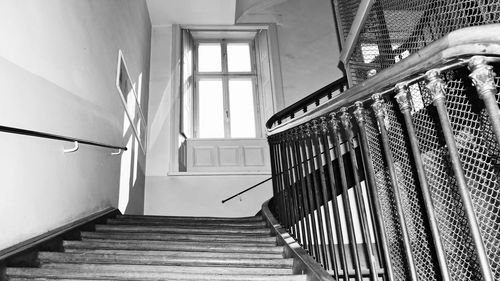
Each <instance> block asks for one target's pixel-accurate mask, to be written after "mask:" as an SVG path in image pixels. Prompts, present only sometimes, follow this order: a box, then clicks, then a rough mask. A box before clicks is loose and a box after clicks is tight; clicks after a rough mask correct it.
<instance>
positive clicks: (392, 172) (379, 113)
mask: <svg viewBox="0 0 500 281" xmlns="http://www.w3.org/2000/svg"><path fill="white" fill-rule="evenodd" d="M372 99H373V101H374V102H373V104H372V108H373V111H374V112H375V116H376V117H377V122H378V128H379V131H380V137H381V140H382V141H381V142H382V147H383V152H384V157H385V161H386V165H387V169H388V171H389V177H390V178H391V185H392V189H393V190H394V199H395V203H396V209H397V212H398V220H399V224H400V226H401V236H403V248H404V252H405V257H406V262H407V263H408V269H409V272H410V280H412V281H416V280H418V277H417V269H416V268H415V261H414V259H413V254H412V251H411V245H410V237H409V235H408V229H407V228H406V220H405V217H404V210H403V204H402V202H401V197H400V194H401V191H400V190H399V184H398V180H397V176H396V169H395V168H394V159H393V157H392V151H391V148H390V146H389V135H388V134H387V129H386V128H385V105H384V102H383V101H382V97H381V95H380V94H374V95H372Z"/></svg>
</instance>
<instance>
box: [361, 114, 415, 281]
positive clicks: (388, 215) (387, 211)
mask: <svg viewBox="0 0 500 281" xmlns="http://www.w3.org/2000/svg"><path fill="white" fill-rule="evenodd" d="M366 131H367V137H368V142H369V149H370V154H371V157H372V161H373V165H374V169H375V180H376V183H377V192H378V194H379V198H380V204H381V207H382V213H383V218H384V226H385V231H386V233H387V240H388V241H387V242H388V244H389V251H390V255H391V263H392V266H393V269H394V277H395V279H396V280H406V276H408V274H407V268H406V264H405V262H404V260H405V259H404V252H403V245H402V236H401V226H400V224H399V222H398V220H397V210H396V203H395V202H394V194H393V191H392V188H391V185H390V179H389V175H388V172H387V169H386V168H385V165H384V160H383V156H382V150H381V144H380V139H379V132H378V126H377V121H376V120H375V117H374V116H373V114H371V116H370V117H368V118H367V122H366Z"/></svg>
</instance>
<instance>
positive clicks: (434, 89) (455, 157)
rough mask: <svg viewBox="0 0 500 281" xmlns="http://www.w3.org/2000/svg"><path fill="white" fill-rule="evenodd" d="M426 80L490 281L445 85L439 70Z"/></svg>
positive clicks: (485, 275) (489, 280)
mask: <svg viewBox="0 0 500 281" xmlns="http://www.w3.org/2000/svg"><path fill="white" fill-rule="evenodd" d="M426 78H427V81H428V82H427V86H426V87H427V88H428V89H429V91H430V93H431V95H432V102H433V104H434V106H435V107H436V109H437V112H438V116H439V121H440V123H441V128H442V130H443V136H444V139H445V142H446V145H447V147H448V152H449V155H450V160H451V166H452V169H453V172H454V174H455V179H456V181H457V186H458V192H459V194H460V197H461V199H462V203H463V205H464V210H465V215H466V217H467V220H468V223H469V227H470V231H471V235H472V240H473V242H474V245H475V247H476V251H477V256H478V262H479V266H480V268H481V274H482V275H483V278H484V280H485V281H492V280H493V274H492V272H491V269H490V265H489V262H488V256H487V255H486V250H485V248H484V245H483V240H482V238H481V233H480V232H479V226H478V223H477V220H476V216H475V214H474V207H473V205H472V200H471V198H470V194H469V192H470V191H469V188H468V186H467V180H466V179H465V174H464V170H463V168H462V162H461V161H460V155H459V153H458V149H457V144H456V143H455V137H454V135H453V130H452V128H451V124H450V120H449V117H448V112H447V109H446V104H445V100H446V84H445V83H444V81H443V80H442V79H441V77H440V74H439V70H436V69H432V70H429V71H427V73H426Z"/></svg>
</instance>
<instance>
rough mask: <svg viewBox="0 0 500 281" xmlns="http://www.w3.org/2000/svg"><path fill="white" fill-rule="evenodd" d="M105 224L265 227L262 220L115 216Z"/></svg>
mask: <svg viewBox="0 0 500 281" xmlns="http://www.w3.org/2000/svg"><path fill="white" fill-rule="evenodd" d="M106 222H107V224H111V225H116V224H118V225H122V224H125V225H127V224H128V225H169V226H172V225H176V226H194V227H197V226H200V227H238V228H252V227H265V226H266V223H265V222H264V221H255V222H253V221H248V222H246V221H243V222H230V221H229V222H217V221H181V220H163V219H147V220H145V219H140V218H117V219H107V220H106Z"/></svg>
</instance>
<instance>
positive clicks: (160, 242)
mask: <svg viewBox="0 0 500 281" xmlns="http://www.w3.org/2000/svg"><path fill="white" fill-rule="evenodd" d="M82 242H99V243H127V244H134V245H135V244H137V243H140V244H148V245H180V246H182V245H190V246H194V245H199V246H207V247H219V246H222V245H225V246H241V247H277V246H276V244H275V243H274V244H269V243H260V242H254V243H252V242H246V243H240V242H238V241H236V242H235V241H194V240H188V241H176V240H137V239H112V238H106V239H102V238H82Z"/></svg>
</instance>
